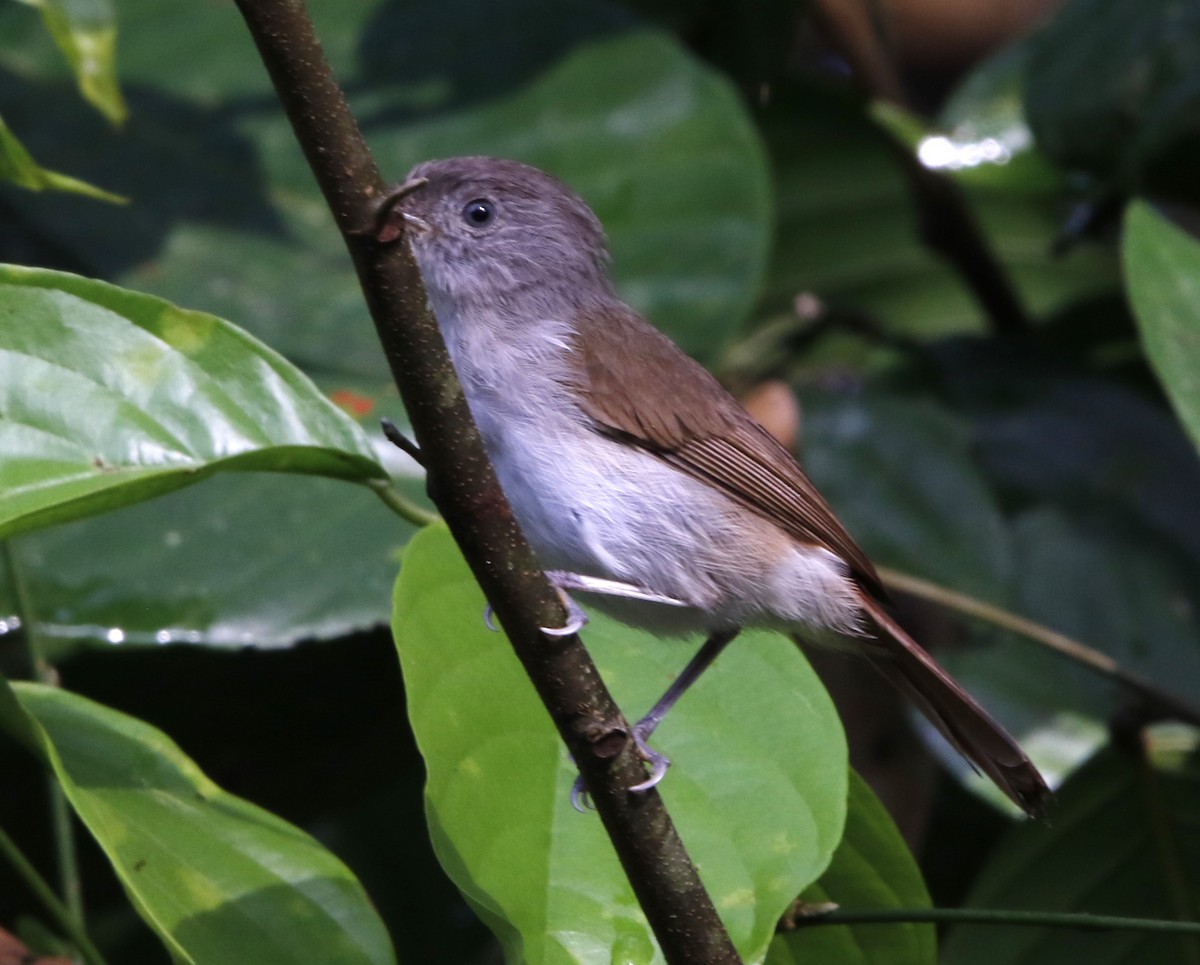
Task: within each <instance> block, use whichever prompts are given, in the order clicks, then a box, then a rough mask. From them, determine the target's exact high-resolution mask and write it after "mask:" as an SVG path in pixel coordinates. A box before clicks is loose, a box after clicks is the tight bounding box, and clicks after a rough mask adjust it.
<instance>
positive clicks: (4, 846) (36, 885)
mask: <svg viewBox="0 0 1200 965" xmlns="http://www.w3.org/2000/svg"><path fill="white" fill-rule="evenodd" d="M0 854H2V855H3V856H4V858H5V860H7V861H8V863H9V864H10V865H11V866H12V868H13V870H15V871H16V872H17V874H18V875H20V876H21V878H22V879H24V881H25V884H26V885H28V886H29V890H30V891H32V892H33V893H34V895H35V896H36V897H37V899H38V900H39V901H40V902H41V903H42V904H43V905H44V906H45V907H46V910H47V911H48V912H49V913H50V916H51V917H52V918H53V919H54V921H55V922H56V923H57V924H58V927H59V928H60V929H61V930H62V932H63V934H64V935H66V936H67V937H68V938H69V939H70V940H71V942H72V943H74V945H75V947H76V948H78V949H79V951H80V952H81V953H82V955H83V958H84V960H85V961H87V962H88V963H89V965H107V963H106V962H105V960H104V956H103V955H101V954H100V952H99V950H98V949H97V948H96V946H95V945H93V944H92V942H91V939H89V938H88V936H87V933H86V932H85V931H84V929H83V924H82V919H80V918H78V917H77V916H76V915H75V914H74V913H73V912H72V911H71V909H70V908H68V907H67V906H66V905H65V904H63V903H62V901H61V900H59V897H58V896H57V895H56V894H55V893H54V889H53V888H51V887H50V885H49V884H47V882H46V880H45V879H44V878H43V877H42V876H41V875H40V874H38V871H37V868H35V867H34V866H33V863H32V862H31V861H30V860H29V859H28V858H26V857H25V855H23V854H22V853H21V850H20V849H19V848H18V847H17V845H16V843H15V842H14V841H13V840H12V838H10V837H9V836H8V835H7V834H6V833H5V832H4V829H3V828H0Z"/></svg>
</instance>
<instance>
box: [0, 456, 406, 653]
mask: <svg viewBox="0 0 1200 965" xmlns="http://www.w3.org/2000/svg"><path fill="white" fill-rule="evenodd" d="M402 485H404V486H405V487H406V488H407V489H409V490H411V491H412V492H410V495H412V496H413V497H414V498H416V497H418V496H419V493H418V492H416V490H418V489H419V488H420V487H421V486H422V483H421V482H420V481H418V480H416V479H410V480H408V481H407V482H404V483H403V484H402ZM412 532H413V527H412V526H411V525H410V524H408V523H406V522H404V521H403V520H401V519H399V518H397V517H396V516H395V515H394V514H392V513H390V512H389V511H388V510H387V509H386V508H385V507H384V506H383V504H382V503H380V501H379V500H378V499H377V498H376V497H375V496H374V495H372V494H371V493H370V492H368V491H367V490H366V489H364V488H362V487H357V486H347V485H345V484H343V483H339V482H335V481H332V480H327V479H314V478H306V477H299V476H290V475H280V474H276V473H270V474H266V473H226V474H220V475H218V476H215V477H214V478H212V479H210V480H208V481H207V482H206V483H205V484H204V485H203V486H192V487H189V488H188V489H186V490H183V491H181V492H177V493H170V494H168V495H166V496H164V497H162V498H161V499H155V500H153V501H150V502H145V503H139V504H138V505H136V506H128V507H126V508H124V509H121V510H118V511H116V512H113V513H106V514H104V515H103V516H99V517H96V518H93V519H87V520H80V521H77V522H75V523H71V524H68V525H65V526H57V527H53V528H51V529H46V530H42V531H40V532H37V533H31V534H28V535H26V536H23V537H21V538H20V540H19V541H18V542H17V544H16V550H17V558H18V560H19V561H20V563H21V566H22V569H23V578H24V582H25V586H26V588H27V590H28V591H29V593H30V595H31V596H32V598H33V600H34V602H35V613H36V615H37V617H38V622H37V632H38V636H39V639H40V640H41V645H42V646H43V647H46V648H50V652H51V654H52V658H53V659H56V660H57V659H61V658H62V657H63V656H65V654H66V653H67V652H70V651H71V650H72V649H73V648H74V647H75V646H77V645H79V644H81V643H101V644H104V645H106V646H107V645H112V644H119V645H122V646H125V647H134V646H158V645H161V644H163V643H184V644H197V645H203V646H216V647H266V648H271V647H282V646H290V645H292V644H294V643H296V642H298V641H303V640H308V639H314V638H316V639H331V638H335V637H340V636H343V635H345V634H347V633H353V632H355V631H359V630H363V629H366V628H368V627H372V626H381V625H383V624H384V623H386V622H387V619H388V612H389V607H390V601H391V586H392V583H393V582H394V580H395V573H396V567H397V565H398V563H399V559H400V551H401V550H402V548H403V546H404V543H405V542H406V541H407V540H408V539H409V537H410V536H411V535H412ZM81 546H86V547H87V552H80V547H81ZM6 612H10V611H2V610H0V616H2V615H3V613H6Z"/></svg>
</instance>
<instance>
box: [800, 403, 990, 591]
mask: <svg viewBox="0 0 1200 965" xmlns="http://www.w3.org/2000/svg"><path fill="white" fill-rule="evenodd" d="M804 403H805V408H804V459H803V462H804V465H805V468H806V469H807V470H808V471H809V473H810V475H811V476H812V477H813V479H814V481H815V482H816V483H817V485H818V486H819V487H820V489H821V491H822V492H823V493H824V494H825V497H826V498H827V499H828V500H829V501H830V504H831V505H832V506H833V508H834V509H835V511H836V512H837V513H838V515H839V517H840V518H841V519H842V520H843V521H844V522H845V523H846V525H847V527H848V528H849V530H850V532H851V533H852V534H853V535H854V536H855V538H856V539H858V540H859V541H860V542H861V543H862V545H863V546H864V547H865V548H866V550H867V552H868V553H870V554H871V556H872V558H874V559H876V560H877V561H878V562H879V563H884V564H887V565H889V566H895V567H898V568H900V569H903V570H905V571H907V572H910V573H914V574H918V575H921V576H924V577H926V578H927V579H931V580H934V581H936V582H939V583H942V584H944V585H946V586H949V587H952V588H954V589H956V590H958V591H960V592H962V593H969V594H971V595H972V596H978V597H981V598H983V599H987V600H992V601H1002V600H1003V599H1004V596H1005V595H1004V592H1003V588H1004V586H1005V585H1006V583H1007V581H1008V578H1009V575H1010V572H1011V569H1012V558H1011V550H1010V547H1009V542H1008V534H1007V533H1006V531H1005V524H1004V520H1003V518H1002V517H1001V515H1000V510H999V508H998V506H997V505H996V501H995V496H994V495H993V494H992V492H991V491H990V490H989V488H988V486H987V483H986V481H985V479H984V477H983V474H982V473H981V471H980V468H979V466H978V465H977V464H976V463H975V460H974V456H973V453H972V452H971V440H970V435H969V432H968V427H967V425H966V424H965V423H964V422H963V421H962V420H961V419H959V418H957V417H956V416H954V415H952V414H951V413H949V412H947V411H945V410H943V409H939V408H938V407H937V406H935V405H933V404H931V403H929V402H927V401H913V400H908V399H904V398H901V397H897V396H895V395H888V394H883V393H867V394H859V395H846V394H837V393H833V392H828V393H817V392H809V393H806V394H805V397H804Z"/></svg>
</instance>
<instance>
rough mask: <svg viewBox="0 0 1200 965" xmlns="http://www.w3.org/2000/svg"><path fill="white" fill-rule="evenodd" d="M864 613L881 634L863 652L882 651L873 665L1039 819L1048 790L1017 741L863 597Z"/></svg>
mask: <svg viewBox="0 0 1200 965" xmlns="http://www.w3.org/2000/svg"><path fill="white" fill-rule="evenodd" d="M863 609H864V611H865V612H866V614H867V616H868V617H869V618H870V620H871V622H872V623H874V624H875V627H876V628H877V630H878V634H877V635H876V637H875V639H874V640H872V641H871V645H869V646H868V647H866V648H864V649H866V650H867V651H868V653H869V654H870V651H871V650H874V649H876V647H878V648H879V649H880V650H882V651H884V652H882V653H879V654H878V655H873V656H875V659H874V660H873V661H872V662H873V663H874V664H875V665H876V666H877V667H878V668H879V669H880V670H881V671H882V672H883V674H884V676H885V677H887V678H888V679H889V680H890V681H892V683H894V684H895V685H896V686H897V687H899V688H900V690H902V691H903V692H904V693H905V694H906V695H907V696H908V697H909V698H910V699H911V700H912V701H913V703H914V704H916V705H917V707H918V709H919V710H920V711H921V713H923V714H924V715H925V716H926V717H928V718H929V721H930V723H932V724H933V726H934V727H936V728H937V729H938V730H939V731H940V732H941V733H942V736H943V737H945V738H946V740H948V741H949V742H950V743H951V744H953V745H954V747H955V748H957V749H958V752H959V753H960V754H962V755H963V757H965V758H966V759H967V760H969V761H970V762H971V763H972V764H973V765H974V766H975V767H977V768H979V770H981V771H982V772H983V773H984V774H986V775H987V776H988V777H990V778H991V779H992V780H993V781H995V783H996V786H997V787H999V788H1000V790H1002V791H1003V792H1004V793H1005V794H1007V795H1008V796H1009V798H1011V799H1012V800H1013V802H1014V803H1015V804H1017V806H1018V807H1020V808H1021V809H1022V810H1024V811H1025V813H1026V814H1028V815H1030V816H1031V817H1037V816H1038V815H1040V814H1041V813H1042V809H1043V806H1044V805H1045V803H1046V800H1047V799H1048V797H1049V795H1050V790H1049V788H1047V787H1046V782H1045V781H1044V780H1042V775H1041V774H1039V773H1038V770H1037V768H1036V767H1034V766H1033V764H1032V763H1031V762H1030V760H1029V758H1028V757H1026V756H1025V752H1024V751H1022V750H1021V748H1020V747H1019V746H1017V742H1016V741H1015V740H1013V739H1012V738H1011V737H1009V735H1008V734H1007V733H1006V732H1005V730H1004V728H1003V727H1001V726H1000V725H999V724H997V723H996V722H995V721H994V720H992V718H991V717H990V716H989V715H988V713H987V711H986V710H984V709H983V708H982V707H980V706H979V704H977V703H976V702H975V699H974V698H973V697H971V695H970V694H968V693H967V692H966V691H965V690H963V689H962V687H960V686H959V685H958V684H957V683H955V681H954V678H953V677H951V676H950V675H949V674H948V673H946V671H945V670H943V669H942V668H941V667H939V666H938V665H937V663H935V662H934V659H933V658H932V657H931V656H929V654H927V653H926V652H925V651H924V650H923V649H921V646H920V645H919V644H918V643H917V642H916V641H915V640H913V638H912V637H910V636H909V635H908V634H907V633H905V632H904V629H903V628H902V627H901V626H900V625H899V624H898V623H897V622H896V621H895V620H893V619H892V618H891V616H890V615H889V614H888V613H887V611H886V610H884V609H883V607H882V606H880V605H879V603H877V602H876V601H875V600H873V599H871V598H870V597H869V596H867V595H866V594H865V593H864V594H863Z"/></svg>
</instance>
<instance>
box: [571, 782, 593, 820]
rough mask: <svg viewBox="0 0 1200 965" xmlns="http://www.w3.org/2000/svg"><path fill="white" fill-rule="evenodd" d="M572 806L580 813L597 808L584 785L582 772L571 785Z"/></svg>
mask: <svg viewBox="0 0 1200 965" xmlns="http://www.w3.org/2000/svg"><path fill="white" fill-rule="evenodd" d="M571 807H573V808H574V809H575V810H576V811H578V812H579V813H580V814H587V813H588V811H594V810H596V808H595V806H594V805H593V804H592V799H591V798H590V797H588V792H587V788H586V787H584V784H583V775H582V774H580V775H579V776H578V777H576V778H575V783H574V784H572V785H571Z"/></svg>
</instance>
